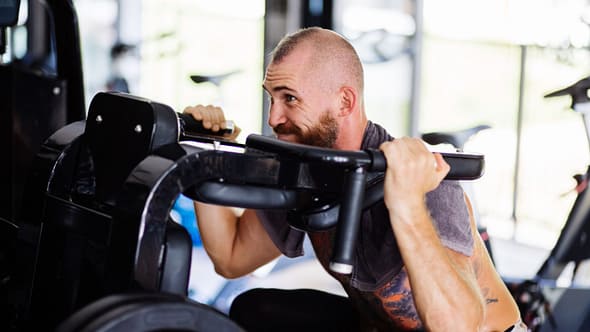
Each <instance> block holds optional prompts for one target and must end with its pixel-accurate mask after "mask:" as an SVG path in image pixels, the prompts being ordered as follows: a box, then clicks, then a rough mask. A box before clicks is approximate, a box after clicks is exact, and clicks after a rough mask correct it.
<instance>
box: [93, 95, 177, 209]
mask: <svg viewBox="0 0 590 332" xmlns="http://www.w3.org/2000/svg"><path fill="white" fill-rule="evenodd" d="M178 135H179V127H178V118H177V115H176V113H175V112H174V110H172V109H171V108H170V107H168V106H166V105H164V104H160V103H156V102H153V101H150V100H148V99H144V98H140V97H137V96H133V95H129V94H125V93H118V92H101V93H98V94H97V95H96V96H95V97H94V98H93V99H92V102H91V104H90V109H89V112H88V119H87V121H86V128H85V132H84V136H85V139H86V142H87V144H88V147H89V149H90V153H91V156H92V159H93V162H94V166H95V175H96V194H97V198H98V199H99V200H106V199H109V198H110V197H111V196H113V195H115V194H116V193H117V192H118V191H119V188H120V186H121V185H122V184H123V182H124V181H125V179H126V178H127V176H128V175H129V173H130V172H131V170H132V169H133V168H134V167H135V166H136V165H137V164H138V163H139V162H140V161H141V160H143V159H144V158H145V157H147V156H148V155H149V154H150V153H151V152H152V151H154V150H155V149H157V148H158V147H160V146H163V145H166V144H170V143H174V142H176V141H178Z"/></svg>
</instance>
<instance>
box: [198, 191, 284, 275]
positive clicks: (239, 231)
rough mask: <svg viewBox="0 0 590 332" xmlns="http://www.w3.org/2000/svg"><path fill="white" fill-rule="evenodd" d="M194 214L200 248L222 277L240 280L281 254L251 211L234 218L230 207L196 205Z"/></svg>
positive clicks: (245, 211)
mask: <svg viewBox="0 0 590 332" xmlns="http://www.w3.org/2000/svg"><path fill="white" fill-rule="evenodd" d="M195 212H196V215H197V222H198V225H199V232H200V235H201V240H202V241H203V247H204V248H205V250H206V251H207V254H208V255H209V257H210V258H211V260H212V262H213V265H214V266H215V271H216V272H217V273H219V274H220V275H222V276H223V277H226V278H237V277H241V276H243V275H245V274H248V273H250V272H252V271H254V270H255V269H256V268H258V267H260V266H262V265H264V264H266V263H268V262H270V261H272V260H273V259H275V258H277V257H278V256H279V255H280V254H281V253H280V251H279V249H278V248H277V247H276V246H275V245H274V243H273V242H272V240H271V239H270V237H269V235H268V233H267V232H266V230H265V229H264V227H263V226H262V224H261V223H260V220H259V219H258V217H257V216H256V212H255V211H254V210H244V213H243V214H242V215H237V214H236V212H235V210H234V209H232V208H229V207H225V206H217V205H209V204H204V203H200V202H195Z"/></svg>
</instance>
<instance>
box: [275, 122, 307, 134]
mask: <svg viewBox="0 0 590 332" xmlns="http://www.w3.org/2000/svg"><path fill="white" fill-rule="evenodd" d="M273 131H274V132H275V134H277V135H299V136H300V135H301V129H299V128H298V127H297V126H293V125H291V124H287V123H281V124H279V125H277V126H276V127H274V128H273Z"/></svg>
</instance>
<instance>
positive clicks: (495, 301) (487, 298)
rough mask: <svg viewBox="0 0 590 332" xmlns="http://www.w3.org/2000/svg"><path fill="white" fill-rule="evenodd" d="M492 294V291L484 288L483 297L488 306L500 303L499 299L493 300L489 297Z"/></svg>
mask: <svg viewBox="0 0 590 332" xmlns="http://www.w3.org/2000/svg"><path fill="white" fill-rule="evenodd" d="M489 293H490V289H489V288H488V287H485V288H482V290H481V295H482V296H483V298H484V299H485V301H486V304H492V303H498V302H499V301H498V298H497V297H496V298H492V297H490V296H489Z"/></svg>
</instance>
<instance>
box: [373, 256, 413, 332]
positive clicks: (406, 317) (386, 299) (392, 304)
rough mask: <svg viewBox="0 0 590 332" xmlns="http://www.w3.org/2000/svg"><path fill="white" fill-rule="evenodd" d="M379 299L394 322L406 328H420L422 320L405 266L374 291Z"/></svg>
mask: <svg viewBox="0 0 590 332" xmlns="http://www.w3.org/2000/svg"><path fill="white" fill-rule="evenodd" d="M376 295H377V296H378V297H379V299H380V300H381V303H382V306H383V309H384V310H385V311H386V312H387V315H388V316H389V317H390V319H391V320H393V321H394V322H395V324H396V325H397V326H399V327H403V328H404V329H408V330H416V329H421V328H422V321H421V320H420V317H419V316H418V312H417V310H416V306H415V304H414V297H413V296H412V289H411V288H410V282H409V280H408V276H407V273H406V270H405V268H404V269H402V270H401V271H400V273H399V274H398V275H397V276H395V277H394V278H393V280H391V281H390V282H388V283H387V284H385V285H384V286H383V287H382V288H381V289H379V290H378V291H377V292H376Z"/></svg>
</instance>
